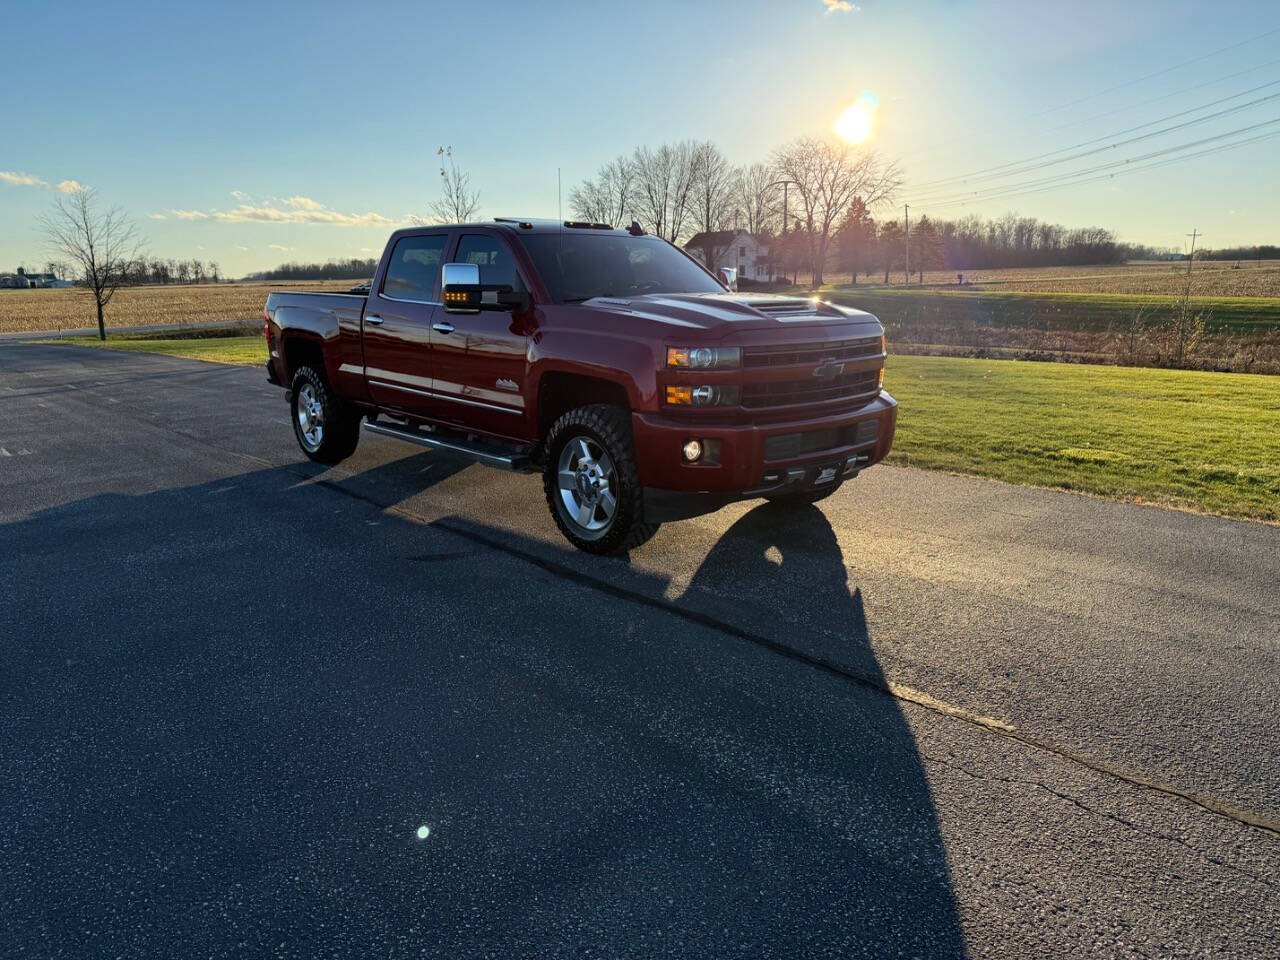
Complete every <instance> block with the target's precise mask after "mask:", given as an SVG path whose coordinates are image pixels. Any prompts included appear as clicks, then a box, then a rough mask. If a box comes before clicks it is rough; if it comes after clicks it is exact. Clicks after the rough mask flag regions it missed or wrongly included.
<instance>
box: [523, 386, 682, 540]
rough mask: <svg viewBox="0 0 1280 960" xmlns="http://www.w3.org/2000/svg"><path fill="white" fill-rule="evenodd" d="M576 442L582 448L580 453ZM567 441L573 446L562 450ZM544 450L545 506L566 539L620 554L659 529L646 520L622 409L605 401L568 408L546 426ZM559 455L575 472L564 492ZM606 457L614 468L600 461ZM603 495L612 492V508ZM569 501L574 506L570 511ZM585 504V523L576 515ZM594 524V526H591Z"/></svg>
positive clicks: (628, 418) (626, 415) (627, 419)
mask: <svg viewBox="0 0 1280 960" xmlns="http://www.w3.org/2000/svg"><path fill="white" fill-rule="evenodd" d="M580 442H581V443H584V444H585V450H586V451H587V452H586V453H581V454H580V451H582V450H583V447H581V446H579V443H580ZM570 444H573V445H574V447H573V448H572V449H569V452H567V453H566V448H569V445H570ZM546 452H547V455H546V464H545V466H544V467H543V471H542V486H543V489H544V490H545V491H546V495H547V506H548V507H550V508H551V516H552V517H553V518H554V519H555V521H556V526H557V527H559V528H560V532H561V533H562V534H564V538H565V539H566V540H568V541H569V542H570V543H572V544H573V545H574V546H575V547H577V548H578V549H579V550H585V551H586V552H587V553H595V554H613V553H621V552H623V551H625V550H631V549H634V548H635V547H638V546H640V544H642V543H644V542H645V541H646V540H648V539H649V538H650V537H652V536H653V535H654V533H656V532H657V530H658V526H659V524H656V523H646V522H645V520H644V489H643V487H642V486H641V484H640V476H639V473H638V471H637V470H636V454H635V447H634V446H633V444H632V442H631V415H630V414H629V413H628V412H627V411H626V410H623V409H622V408H621V407H614V406H610V405H609V404H604V403H598V404H593V405H591V406H587V407H579V408H578V409H576V410H570V411H569V412H568V413H566V414H565V415H564V416H562V417H561V418H560V419H559V420H557V421H556V422H555V423H554V424H553V425H552V427H551V430H550V431H548V433H547V441H546ZM601 454H602V455H603V456H600V455H601ZM562 457H563V458H566V459H567V461H568V463H567V464H566V466H567V467H568V472H571V473H573V474H574V476H575V486H574V487H571V488H566V490H565V491H564V492H562V490H561V485H560V473H561V459H562ZM575 458H576V459H575ZM606 460H607V461H608V465H609V466H611V468H612V469H609V470H605V468H604V467H602V466H601V464H604V463H605V461H606ZM593 471H594V473H593ZM600 474H603V475H600ZM593 476H594V477H595V479H594V481H593V480H592V477H593ZM593 482H594V483H595V486H594V487H593V486H592V484H593ZM566 494H567V496H566ZM607 494H612V498H613V504H614V506H613V509H612V512H610V511H609V510H608V509H607V501H608V498H607V496H606V495H607ZM567 500H570V501H572V502H573V504H574V505H575V506H574V512H573V513H571V512H570V509H571V508H570V504H569V503H568V502H566V501H567ZM588 507H590V515H589V518H588V519H587V521H586V524H585V525H584V523H583V522H581V520H580V518H581V517H582V516H583V512H584V511H586V510H587V508H588ZM597 524H598V527H596V528H595V529H591V528H590V526H589V525H597Z"/></svg>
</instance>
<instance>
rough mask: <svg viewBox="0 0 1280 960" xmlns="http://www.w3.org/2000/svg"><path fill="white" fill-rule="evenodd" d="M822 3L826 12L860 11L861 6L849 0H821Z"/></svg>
mask: <svg viewBox="0 0 1280 960" xmlns="http://www.w3.org/2000/svg"><path fill="white" fill-rule="evenodd" d="M822 5H823V6H824V7H826V8H827V13H836V12H837V11H838V12H840V13H860V12H862V8H861V7H860V6H858V5H857V4H856V3H850V2H849V0H822Z"/></svg>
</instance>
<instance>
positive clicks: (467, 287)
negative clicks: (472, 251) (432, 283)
mask: <svg viewBox="0 0 1280 960" xmlns="http://www.w3.org/2000/svg"><path fill="white" fill-rule="evenodd" d="M480 293H481V290H480V265H479V264H476V263H446V264H445V265H444V266H443V267H441V268H440V299H441V300H442V301H443V302H444V309H445V312H446V313H479V312H480Z"/></svg>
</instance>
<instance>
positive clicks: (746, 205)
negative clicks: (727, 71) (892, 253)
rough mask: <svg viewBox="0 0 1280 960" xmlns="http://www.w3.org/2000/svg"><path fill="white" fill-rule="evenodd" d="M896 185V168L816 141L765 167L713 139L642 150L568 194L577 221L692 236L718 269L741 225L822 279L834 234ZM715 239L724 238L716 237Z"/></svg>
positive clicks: (883, 201) (674, 238)
mask: <svg viewBox="0 0 1280 960" xmlns="http://www.w3.org/2000/svg"><path fill="white" fill-rule="evenodd" d="M901 185H902V175H901V171H900V168H899V167H898V164H897V163H895V162H891V161H887V160H885V159H883V158H882V157H880V156H879V155H878V154H877V153H876V152H875V151H873V150H867V149H862V150H854V149H852V148H850V147H848V146H847V145H844V144H840V143H836V142H833V141H830V140H826V139H821V138H818V137H799V138H797V139H795V140H793V141H791V142H790V143H787V144H784V145H783V146H781V147H778V148H777V149H776V150H774V151H773V153H772V154H771V155H770V158H769V160H768V162H765V163H753V164H748V165H745V166H737V165H734V164H733V163H731V162H730V161H729V159H728V158H727V157H726V156H725V155H724V154H723V153H722V152H721V150H720V148H719V147H717V146H716V145H715V144H714V143H711V142H710V141H695V140H682V141H680V142H678V143H674V144H668V143H664V144H662V145H661V146H659V147H656V148H654V147H647V146H639V147H636V148H635V149H634V150H632V151H631V153H629V154H622V155H620V156H618V157H616V158H615V159H613V160H610V161H609V162H608V163H605V164H604V165H603V166H601V167H600V169H599V170H598V171H597V173H596V175H595V176H594V177H590V178H588V179H586V180H584V181H583V182H582V183H580V184H578V185H576V186H574V187H573V188H572V189H571V190H570V191H569V206H570V209H571V210H572V211H573V215H574V216H575V217H577V218H578V219H580V220H588V221H592V222H597V223H609V224H613V225H615V226H626V225H628V224H630V223H631V222H633V221H634V222H636V223H638V224H639V225H640V226H641V227H643V228H644V230H645V231H646V232H648V233H651V234H655V235H657V236H660V237H662V238H663V239H665V240H668V241H670V242H671V243H673V244H680V245H684V244H685V243H687V242H689V241H690V240H696V241H697V242H696V243H695V247H696V248H697V252H698V253H699V254H700V255H701V257H702V260H703V262H704V263H705V264H706V265H707V266H708V267H710V268H712V269H714V268H715V267H717V266H720V265H721V260H722V258H724V257H725V256H726V254H727V253H728V250H729V248H730V246H731V242H732V238H731V237H726V236H724V235H723V233H724V231H728V230H732V229H734V228H741V229H744V230H747V231H749V232H751V233H753V234H756V235H758V236H761V237H764V238H773V237H779V236H782V235H783V234H786V235H787V236H788V238H789V239H790V243H789V244H788V245H787V248H788V250H789V251H790V252H791V253H792V255H793V256H794V257H796V258H800V259H802V260H803V261H804V263H805V265H806V266H807V268H808V270H809V272H810V273H811V275H812V277H813V280H814V283H815V284H819V283H821V282H822V272H823V268H824V266H825V265H826V263H827V262H828V258H829V256H830V254H831V252H832V243H833V240H834V238H835V234H836V232H837V228H838V227H839V224H840V223H841V221H842V219H843V218H844V217H845V215H846V213H847V211H848V210H849V208H850V206H851V205H852V204H853V203H854V201H855V200H857V201H858V202H859V203H861V204H862V206H863V207H865V208H866V209H868V210H873V209H876V208H879V207H882V206H885V205H887V204H889V203H890V202H891V201H892V200H893V198H894V196H895V194H896V193H897V191H898V189H899V188H900V187H901ZM717 234H721V235H720V236H717Z"/></svg>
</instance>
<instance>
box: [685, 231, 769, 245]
mask: <svg viewBox="0 0 1280 960" xmlns="http://www.w3.org/2000/svg"><path fill="white" fill-rule="evenodd" d="M740 236H742V237H751V239H752V240H755V241H756V242H757V243H758V242H759V238H758V237H756V236H754V235H753V234H751V233H748V232H747V231H746V230H712V231H710V232H707V231H706V230H704V231H702V232H701V233H695V234H694V235H693V236H692V237H690V238H689V242H688V243H686V244H685V246H686V247H702V246H707V245H710V246H713V247H719V246H723V245H724V244H727V243H733V241H734V240H736V239H737V238H738V237H740Z"/></svg>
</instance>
